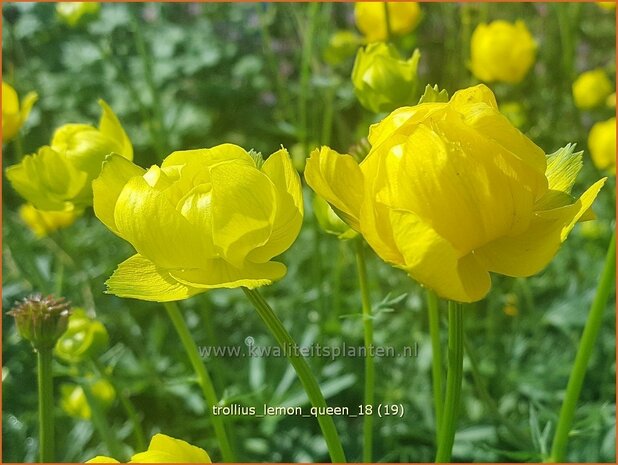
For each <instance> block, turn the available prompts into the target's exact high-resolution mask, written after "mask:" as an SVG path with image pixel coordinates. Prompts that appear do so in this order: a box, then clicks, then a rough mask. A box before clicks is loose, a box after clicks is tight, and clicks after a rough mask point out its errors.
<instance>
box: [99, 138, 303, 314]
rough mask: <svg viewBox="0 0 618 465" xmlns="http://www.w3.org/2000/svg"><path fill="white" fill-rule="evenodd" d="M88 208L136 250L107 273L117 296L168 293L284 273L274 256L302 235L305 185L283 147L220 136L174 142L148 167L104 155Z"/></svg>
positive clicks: (177, 296) (256, 282) (165, 296)
mask: <svg viewBox="0 0 618 465" xmlns="http://www.w3.org/2000/svg"><path fill="white" fill-rule="evenodd" d="M93 189H94V212H95V214H96V215H97V217H98V218H99V219H100V220H101V221H102V222H103V223H104V224H105V225H106V226H107V227H108V228H110V229H111V230H112V231H113V232H114V233H116V234H117V235H119V236H120V237H122V238H123V239H125V240H126V241H128V242H130V243H131V245H133V246H134V247H135V249H136V250H137V254H136V255H134V256H133V257H131V258H129V259H128V260H126V261H124V262H123V263H121V264H120V265H119V266H118V268H117V269H116V271H115V272H114V274H113V275H112V277H111V278H110V279H109V280H108V281H107V286H108V292H109V293H111V294H115V295H118V296H120V297H133V298H136V299H142V300H152V301H159V302H166V301H172V300H181V299H186V298H188V297H190V296H192V295H194V294H198V293H200V292H205V291H206V290H208V289H213V288H221V287H227V288H234V287H240V286H246V287H248V288H255V287H258V286H264V285H267V284H271V283H272V282H273V281H275V280H278V279H280V278H282V277H283V276H284V275H285V273H286V267H285V265H283V264H282V263H279V262H274V261H271V259H272V258H273V257H276V256H277V255H280V254H281V253H283V252H284V251H285V250H287V249H288V248H289V247H290V246H291V245H292V243H293V242H294V240H295V239H296V236H297V235H298V232H299V231H300V226H301V223H302V217H303V199H302V189H301V185H300V180H299V177H298V173H297V172H296V171H295V170H294V168H293V166H292V162H291V160H290V156H289V155H288V152H287V150H285V149H283V148H282V149H281V150H279V151H277V152H275V153H274V154H272V155H271V156H270V157H268V159H267V160H266V161H262V158H261V156H260V155H259V154H255V153H253V152H251V153H247V152H246V151H245V150H243V149H242V148H241V147H238V146H237V145H232V144H223V145H219V146H216V147H213V148H210V149H199V150H186V151H180V152H174V153H172V154H171V155H169V156H168V157H167V158H166V159H165V160H164V161H163V163H162V165H161V167H158V166H152V167H151V168H150V169H149V170H147V171H145V170H144V169H142V168H140V167H138V166H136V165H134V164H133V163H131V162H129V161H128V160H126V159H124V158H122V157H120V156H117V155H112V156H110V157H109V158H108V159H107V161H106V162H105V163H104V165H103V170H102V171H101V175H100V176H99V177H98V178H97V179H96V180H95V181H94V183H93Z"/></svg>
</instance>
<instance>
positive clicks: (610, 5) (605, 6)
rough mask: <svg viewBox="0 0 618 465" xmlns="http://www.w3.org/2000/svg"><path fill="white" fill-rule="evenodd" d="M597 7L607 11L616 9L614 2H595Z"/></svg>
mask: <svg viewBox="0 0 618 465" xmlns="http://www.w3.org/2000/svg"><path fill="white" fill-rule="evenodd" d="M597 5H599V6H600V7H601V8H603V9H604V10H608V11H611V10H615V9H616V2H597Z"/></svg>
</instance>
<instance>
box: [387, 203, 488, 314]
mask: <svg viewBox="0 0 618 465" xmlns="http://www.w3.org/2000/svg"><path fill="white" fill-rule="evenodd" d="M390 214H391V221H392V224H393V230H394V236H395V239H396V240H397V244H398V246H399V249H400V250H401V253H402V255H403V256H404V259H405V262H404V264H403V265H402V266H401V268H403V269H404V270H406V271H407V272H408V273H409V274H410V276H412V277H413V278H414V279H416V280H417V281H419V282H420V283H422V284H424V285H425V286H427V287H428V288H430V289H432V290H434V291H435V292H436V293H437V294H439V295H440V296H441V297H443V298H446V299H451V300H456V301H458V302H474V301H477V300H480V299H482V298H483V297H484V296H485V295H486V294H487V293H488V292H489V289H490V287H491V279H490V277H489V273H488V272H487V270H486V269H485V268H483V267H482V266H481V265H480V264H479V263H478V261H477V260H476V258H475V257H474V255H472V254H466V255H463V256H462V254H461V253H460V252H458V251H457V250H456V249H455V247H454V246H453V245H452V244H451V243H450V242H449V241H447V240H446V239H444V238H443V237H442V236H440V235H439V234H438V233H437V232H436V231H435V230H434V229H433V228H432V227H431V226H429V224H427V223H426V222H424V221H423V220H422V219H421V218H420V217H419V216H417V215H416V214H414V213H412V212H405V211H398V210H392V211H391V213H390Z"/></svg>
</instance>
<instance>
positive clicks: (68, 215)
mask: <svg viewBox="0 0 618 465" xmlns="http://www.w3.org/2000/svg"><path fill="white" fill-rule="evenodd" d="M19 216H20V217H21V219H22V221H23V222H24V223H26V225H27V226H28V227H29V228H30V229H31V230H32V232H33V233H34V234H36V236H37V237H44V236H47V235H48V234H49V233H51V232H54V231H56V230H58V229H62V228H66V227H68V226H71V225H72V224H73V222H74V221H75V219H76V218H77V217H78V216H79V213H78V212H75V211H68V212H65V211H46V210H38V209H36V208H35V207H34V205H32V204H31V203H25V204H23V205H22V206H21V207H19Z"/></svg>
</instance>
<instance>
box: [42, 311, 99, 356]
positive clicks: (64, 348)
mask: <svg viewBox="0 0 618 465" xmlns="http://www.w3.org/2000/svg"><path fill="white" fill-rule="evenodd" d="M108 345H109V335H108V334H107V329H105V326H103V323H101V322H100V321H97V320H93V319H92V318H90V317H89V316H88V315H86V312H85V311H84V309H83V308H75V309H74V310H73V312H72V314H71V316H70V318H69V327H68V328H67V331H66V332H65V333H64V334H63V335H62V337H61V338H60V339H58V342H57V343H56V347H55V348H54V352H55V354H56V356H57V357H58V358H60V359H62V360H64V361H66V362H69V363H79V362H83V361H85V360H88V359H95V358H97V357H98V356H99V355H101V354H102V353H103V352H105V350H107V347H108Z"/></svg>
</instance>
